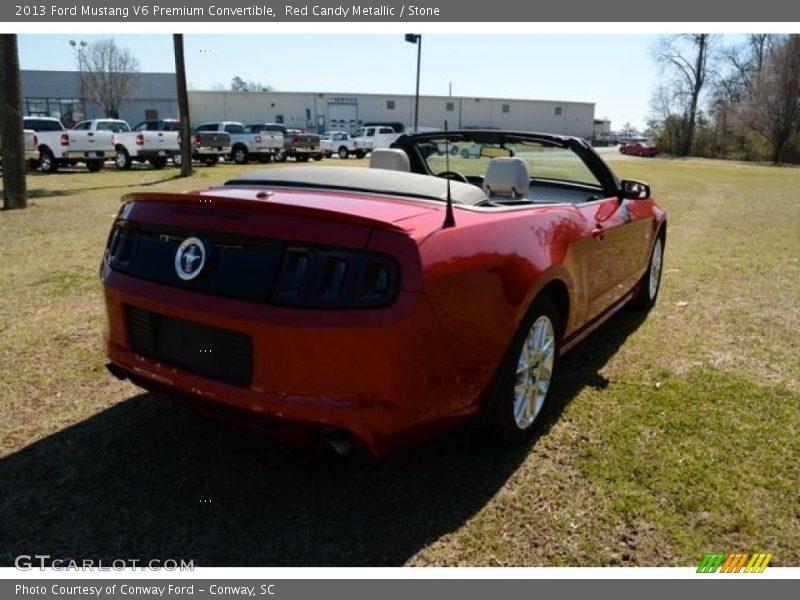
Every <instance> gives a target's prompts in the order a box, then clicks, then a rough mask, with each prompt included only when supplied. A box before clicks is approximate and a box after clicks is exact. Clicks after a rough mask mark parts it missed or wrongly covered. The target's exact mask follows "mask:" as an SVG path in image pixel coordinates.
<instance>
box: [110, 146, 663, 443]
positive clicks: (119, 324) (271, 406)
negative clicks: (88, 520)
mask: <svg viewBox="0 0 800 600" xmlns="http://www.w3.org/2000/svg"><path fill="white" fill-rule="evenodd" d="M444 135H448V137H449V138H450V139H451V140H452V142H453V143H458V144H459V145H460V146H462V147H470V146H472V145H473V144H476V145H481V146H483V147H484V148H491V149H493V151H492V152H487V153H484V154H483V155H482V156H480V157H478V158H477V159H476V160H469V161H460V162H459V169H462V170H458V171H456V170H449V171H447V170H446V165H447V161H448V160H450V159H449V157H448V156H446V155H445V156H439V155H436V154H431V155H429V156H428V158H426V159H425V158H423V154H422V153H421V152H420V151H419V148H420V146H432V145H433V146H435V145H439V144H443V143H444ZM498 149H505V152H500V150H498ZM511 150H513V151H514V156H513V157H512V156H511ZM201 201H202V202H203V204H202V206H199V203H200V202H201ZM234 213H235V214H234ZM231 215H233V216H235V217H236V218H232V216H231ZM666 235H667V224H666V215H665V213H664V211H663V210H662V209H661V208H660V207H659V206H658V205H657V204H656V203H655V202H654V200H653V199H652V198H651V196H650V188H649V186H648V185H647V184H645V183H641V182H637V181H625V180H623V181H620V180H619V179H618V178H617V177H616V175H614V173H613V172H612V171H611V170H610V168H609V167H608V166H607V165H606V164H605V162H604V161H603V159H602V158H601V157H600V156H599V155H598V154H597V153H595V151H594V150H593V149H592V148H591V146H590V145H589V144H588V143H586V142H585V141H584V140H582V139H579V138H573V137H566V136H557V135H548V134H536V133H511V132H503V131H456V132H450V133H449V134H442V133H440V132H437V133H425V134H415V135H404V136H402V137H401V138H400V139H398V140H397V141H396V143H395V148H393V149H376V150H374V151H373V153H372V156H371V157H370V168H366V167H347V166H342V167H336V168H333V167H322V166H311V167H278V168H274V169H265V170H262V171H251V172H248V173H245V174H243V175H240V176H239V177H237V178H235V179H233V180H231V181H228V182H227V183H226V184H225V185H224V186H223V187H221V188H213V189H207V190H203V191H195V192H191V193H172V194H168V193H164V192H161V193H148V192H140V191H137V192H134V193H131V194H129V195H127V196H125V197H124V198H123V205H122V207H121V209H120V211H119V215H118V216H117V218H116V220H115V222H114V224H113V225H112V228H111V233H110V235H109V238H108V239H109V242H108V246H107V248H106V251H105V255H104V257H103V260H102V267H101V277H102V283H103V286H104V290H105V291H104V298H105V303H106V310H107V315H108V323H109V328H108V333H107V338H106V351H107V354H108V357H109V361H110V362H109V370H110V371H111V372H112V373H113V374H114V375H116V376H117V377H120V378H129V379H130V380H131V381H133V382H134V383H135V384H137V385H139V386H141V387H143V388H145V389H149V390H154V391H157V392H159V393H161V394H164V395H167V396H170V397H172V398H175V399H176V400H178V401H180V402H182V403H184V404H186V405H188V406H191V407H194V408H196V409H198V410H201V411H203V412H205V413H207V414H212V415H217V416H219V417H222V418H225V419H228V420H232V421H235V422H238V423H241V424H244V425H247V426H250V427H254V428H256V429H260V430H262V431H265V432H270V433H274V434H284V435H294V436H301V437H303V439H306V440H315V441H324V442H326V443H328V444H329V445H330V446H332V447H334V448H335V449H337V450H338V451H344V450H345V449H346V448H347V447H349V446H351V445H354V444H361V445H363V446H364V447H366V449H367V450H369V451H370V452H372V453H373V454H376V455H381V454H385V453H387V452H389V451H391V450H394V449H396V448H398V447H399V446H402V445H404V444H409V443H411V442H413V441H415V440H418V439H420V438H421V437H424V436H427V435H431V434H433V433H434V432H437V431H441V430H442V429H443V428H446V427H450V426H453V425H454V424H456V423H459V422H464V421H465V420H467V419H472V418H475V419H483V420H484V421H485V423H486V428H487V430H488V431H490V432H492V434H493V435H494V436H495V437H496V438H497V439H499V440H500V441H501V442H503V443H504V444H517V443H520V442H522V441H524V440H526V439H529V438H530V437H531V436H534V435H535V434H536V432H537V431H538V430H539V428H540V427H541V426H542V425H543V424H544V423H546V422H547V415H548V414H554V413H552V412H550V411H552V410H553V408H554V404H553V403H552V402H551V397H550V391H551V388H552V383H553V380H554V378H555V377H558V374H559V371H558V367H559V361H560V357H561V356H562V355H563V354H565V353H566V352H568V351H569V350H570V349H572V348H574V347H575V346H576V345H577V344H578V343H580V342H581V340H583V339H584V338H585V337H586V336H587V335H589V334H590V333H591V332H592V331H594V330H595V329H596V328H597V327H598V326H599V325H600V324H601V323H603V322H604V321H606V320H607V319H608V318H609V317H610V316H611V315H612V314H614V313H615V312H616V311H618V310H620V309H622V308H623V307H625V306H628V305H634V306H636V307H639V308H641V309H644V310H648V309H649V308H651V307H652V306H653V305H654V304H655V302H656V299H657V297H658V291H659V286H660V280H661V272H662V268H661V267H662V264H663V252H664V244H665V241H666Z"/></svg>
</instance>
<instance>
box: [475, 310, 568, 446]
mask: <svg viewBox="0 0 800 600" xmlns="http://www.w3.org/2000/svg"><path fill="white" fill-rule="evenodd" d="M540 319H544V321H541V323H542V326H546V322H547V321H549V323H550V326H551V327H552V335H553V337H552V346H551V347H552V363H551V368H550V379H549V381H548V384H547V388H546V390H545V393H544V397H543V399H542V400H541V404H540V408H539V410H538V411H537V412H535V413H532V414H531V415H530V416H525V414H524V413H523V415H522V417H521V418H523V419H526V418H531V419H532V420H531V422H530V423H527V424H526V425H525V426H524V427H522V426H520V425H519V424H518V421H517V417H516V416H515V386H516V385H517V384H518V377H519V376H520V375H519V373H518V371H519V365H520V360H521V355H522V350H523V344H525V343H526V341H527V339H528V336H529V334H531V332H532V331H533V328H534V326H536V325H538V324H539V323H540ZM560 351H561V319H560V317H559V315H558V309H557V308H556V305H555V303H554V302H553V301H552V300H551V299H550V298H549V297H548V296H546V295H542V296H539V297H538V298H536V300H534V301H533V303H532V304H531V306H530V308H529V309H528V312H527V313H526V314H525V318H524V319H523V320H522V323H521V324H520V326H519V329H518V330H517V333H516V334H515V335H514V338H513V339H512V341H511V344H510V345H509V347H508V351H507V352H506V356H505V358H504V359H503V362H502V363H501V364H500V368H499V369H498V371H497V376H496V377H495V381H494V384H493V386H492V390H491V393H490V395H489V398H488V405H487V407H486V413H485V414H486V419H487V422H486V424H487V426H488V431H489V433H490V434H491V436H492V438H494V439H495V440H496V441H498V442H500V443H501V444H502V445H505V446H509V447H513V446H517V445H519V444H522V443H523V442H525V441H527V440H529V439H531V438H533V437H534V436H536V435H538V434H539V433H540V432H541V431H542V427H543V426H544V425H545V424H546V423H548V422H549V421H550V419H551V418H552V416H553V413H554V411H553V404H554V403H553V401H552V398H551V395H552V390H553V382H554V381H555V379H556V377H557V376H558V362H559V356H558V355H559V352H560ZM549 354H550V352H548V356H549ZM540 364H541V363H540ZM531 369H533V367H531ZM532 373H533V371H532V370H531V371H525V372H524V374H525V375H524V376H525V377H532V376H533V375H532ZM526 381H528V380H526ZM519 383H520V385H524V384H523V383H522V382H519ZM529 383H530V382H529ZM531 385H536V384H535V383H532V384H531Z"/></svg>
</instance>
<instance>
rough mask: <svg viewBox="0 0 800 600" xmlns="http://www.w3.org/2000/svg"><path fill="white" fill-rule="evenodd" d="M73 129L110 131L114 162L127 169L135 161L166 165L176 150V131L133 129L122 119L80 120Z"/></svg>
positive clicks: (177, 147)
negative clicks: (112, 141)
mask: <svg viewBox="0 0 800 600" xmlns="http://www.w3.org/2000/svg"><path fill="white" fill-rule="evenodd" d="M73 129H74V130H75V131H110V132H111V133H112V134H113V140H114V165H115V166H116V167H117V168H118V169H125V170H127V169H130V168H131V165H132V164H133V163H134V161H135V162H138V163H143V162H146V161H148V160H149V161H150V164H151V165H153V167H154V168H156V169H163V168H164V167H166V166H167V160H168V159H169V158H171V157H172V156H173V155H175V154H176V153H178V152H180V146H178V133H177V132H175V131H147V130H144V129H143V130H141V131H133V130H132V129H131V126H130V125H128V123H127V122H126V121H121V120H119V119H92V120H89V121H81V122H80V123H78V124H77V125H75V127H73Z"/></svg>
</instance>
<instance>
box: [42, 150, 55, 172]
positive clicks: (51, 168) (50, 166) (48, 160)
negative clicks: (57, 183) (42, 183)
mask: <svg viewBox="0 0 800 600" xmlns="http://www.w3.org/2000/svg"><path fill="white" fill-rule="evenodd" d="M39 168H40V169H41V170H42V171H43V172H44V173H55V172H56V171H58V159H56V157H55V156H53V153H52V152H51V151H50V150H42V151H41V153H40V155H39Z"/></svg>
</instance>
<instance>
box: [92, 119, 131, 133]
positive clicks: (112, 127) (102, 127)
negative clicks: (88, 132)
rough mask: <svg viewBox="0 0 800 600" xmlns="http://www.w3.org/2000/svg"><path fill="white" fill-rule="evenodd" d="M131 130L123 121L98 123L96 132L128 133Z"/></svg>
mask: <svg viewBox="0 0 800 600" xmlns="http://www.w3.org/2000/svg"><path fill="white" fill-rule="evenodd" d="M130 130H131V128H130V127H129V126H128V124H127V123H126V122H125V121H98V122H97V131H111V132H112V133H128V132H129V131H130Z"/></svg>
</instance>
